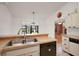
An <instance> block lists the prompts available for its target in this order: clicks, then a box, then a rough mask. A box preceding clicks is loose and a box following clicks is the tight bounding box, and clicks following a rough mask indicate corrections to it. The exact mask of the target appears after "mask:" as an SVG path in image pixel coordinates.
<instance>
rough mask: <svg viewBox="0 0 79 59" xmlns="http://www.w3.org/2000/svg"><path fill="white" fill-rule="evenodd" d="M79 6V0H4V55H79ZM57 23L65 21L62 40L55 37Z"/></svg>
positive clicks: (0, 39) (0, 31)
mask: <svg viewBox="0 0 79 59" xmlns="http://www.w3.org/2000/svg"><path fill="white" fill-rule="evenodd" d="M78 6H79V3H78V2H1V3H0V55H1V56H63V55H64V56H71V55H74V56H79V51H78V50H79V20H78V16H79V11H78V10H79V7H78ZM59 12H61V14H62V15H61V17H58V18H57V15H58V13H59ZM55 23H58V24H63V26H62V27H63V28H62V30H61V32H62V34H61V37H62V38H61V39H60V41H61V42H59V39H57V38H55ZM65 29H66V30H65ZM58 30H59V29H57V31H58ZM65 32H66V33H65ZM59 35H60V34H58V36H59ZM71 42H75V43H76V44H74V43H71ZM58 45H60V46H58ZM75 48H76V49H75ZM60 50H61V51H60Z"/></svg>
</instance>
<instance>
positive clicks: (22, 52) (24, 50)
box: [3, 45, 40, 56]
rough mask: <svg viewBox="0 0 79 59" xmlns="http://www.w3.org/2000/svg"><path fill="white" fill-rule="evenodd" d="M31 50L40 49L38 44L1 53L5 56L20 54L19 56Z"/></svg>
mask: <svg viewBox="0 0 79 59" xmlns="http://www.w3.org/2000/svg"><path fill="white" fill-rule="evenodd" d="M33 51H40V48H39V45H36V46H33V47H28V48H24V49H17V50H13V51H9V52H6V53H3V55H7V56H19V55H20V56H21V55H25V54H28V53H30V52H33Z"/></svg>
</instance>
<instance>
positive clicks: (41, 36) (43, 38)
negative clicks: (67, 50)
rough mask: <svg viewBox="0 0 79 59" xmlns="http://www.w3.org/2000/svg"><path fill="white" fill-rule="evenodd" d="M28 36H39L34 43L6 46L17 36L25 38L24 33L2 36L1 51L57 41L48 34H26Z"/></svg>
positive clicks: (0, 38)
mask: <svg viewBox="0 0 79 59" xmlns="http://www.w3.org/2000/svg"><path fill="white" fill-rule="evenodd" d="M27 37H35V38H37V40H38V42H35V43H32V44H21V45H14V46H6V45H7V44H8V43H9V42H10V41H11V40H14V39H16V38H23V35H13V36H12V35H11V36H3V37H0V53H2V52H7V51H12V50H16V49H22V48H27V47H32V46H35V45H39V44H44V43H49V42H53V41H56V40H55V39H52V38H49V37H48V34H35V35H26V38H27Z"/></svg>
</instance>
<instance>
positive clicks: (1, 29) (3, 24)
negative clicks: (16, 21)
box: [0, 4, 12, 35]
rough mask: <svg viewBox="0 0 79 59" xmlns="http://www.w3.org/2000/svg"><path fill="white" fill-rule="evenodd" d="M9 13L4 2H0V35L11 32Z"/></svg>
mask: <svg viewBox="0 0 79 59" xmlns="http://www.w3.org/2000/svg"><path fill="white" fill-rule="evenodd" d="M11 19H12V18H11V14H10V13H9V11H8V8H7V7H6V6H5V5H4V4H0V35H6V34H11V30H10V29H11Z"/></svg>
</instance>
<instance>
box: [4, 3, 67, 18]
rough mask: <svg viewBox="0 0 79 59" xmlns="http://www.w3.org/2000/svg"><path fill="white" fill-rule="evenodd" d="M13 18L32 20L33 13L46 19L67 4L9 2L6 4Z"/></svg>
mask: <svg viewBox="0 0 79 59" xmlns="http://www.w3.org/2000/svg"><path fill="white" fill-rule="evenodd" d="M5 4H6V5H7V6H8V9H9V11H10V13H11V14H12V16H13V17H19V18H30V17H31V16H32V11H33V10H34V11H35V12H36V15H37V16H39V17H43V18H46V17H48V16H50V15H51V14H53V13H54V12H56V11H57V10H58V9H60V8H61V7H63V6H64V5H65V4H66V2H8V3H5Z"/></svg>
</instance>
